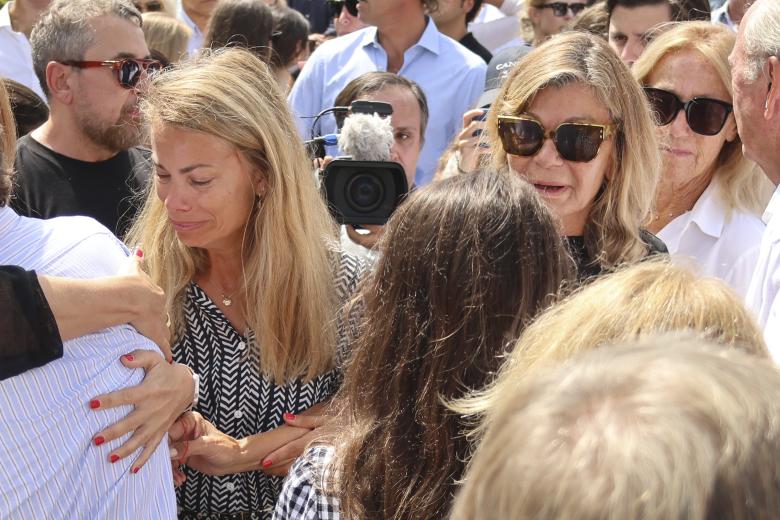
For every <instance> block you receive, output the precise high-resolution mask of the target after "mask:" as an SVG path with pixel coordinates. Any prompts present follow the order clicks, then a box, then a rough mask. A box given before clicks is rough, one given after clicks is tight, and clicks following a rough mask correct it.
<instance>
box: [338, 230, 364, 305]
mask: <svg viewBox="0 0 780 520" xmlns="http://www.w3.org/2000/svg"><path fill="white" fill-rule="evenodd" d="M328 247H329V249H330V250H331V254H332V255H333V257H334V258H335V264H336V265H335V268H336V271H335V273H336V286H337V290H338V295H339V298H340V299H347V298H349V297H350V296H351V295H352V293H354V292H355V290H356V289H357V286H358V284H359V283H360V281H361V280H362V279H363V278H364V277H365V276H366V274H367V273H368V271H369V270H370V264H369V263H368V261H366V259H364V258H362V257H360V256H358V255H355V254H353V253H349V252H347V251H344V250H343V249H342V248H341V245H340V244H339V243H338V242H337V241H332V242H329V244H328Z"/></svg>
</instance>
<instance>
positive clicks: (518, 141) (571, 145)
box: [498, 116, 615, 162]
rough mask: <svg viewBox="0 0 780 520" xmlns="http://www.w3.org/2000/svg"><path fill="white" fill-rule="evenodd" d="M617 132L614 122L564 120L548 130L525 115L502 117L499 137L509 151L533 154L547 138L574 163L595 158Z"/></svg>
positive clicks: (520, 154)
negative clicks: (556, 126) (596, 122)
mask: <svg viewBox="0 0 780 520" xmlns="http://www.w3.org/2000/svg"><path fill="white" fill-rule="evenodd" d="M614 133H615V126H614V125H597V124H594V123H562V124H560V125H558V128H556V129H555V130H550V131H549V132H547V131H545V129H544V127H543V126H542V125H541V123H539V121H535V120H533V119H530V118H527V117H522V116H498V136H499V138H501V144H502V145H504V151H505V152H506V153H508V154H512V155H519V156H521V157H530V156H532V155H536V154H537V153H538V152H539V150H541V148H542V145H543V144H544V140H545V139H552V140H553V142H554V143H555V149H556V150H558V154H559V155H560V156H561V158H563V159H565V160H567V161H573V162H589V161H592V160H593V159H594V158H595V157H596V154H598V153H599V148H600V147H601V143H603V142H604V139H607V138H608V137H610V136H611V135H612V134H614Z"/></svg>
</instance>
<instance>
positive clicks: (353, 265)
mask: <svg viewBox="0 0 780 520" xmlns="http://www.w3.org/2000/svg"><path fill="white" fill-rule="evenodd" d="M365 270H366V265H365V264H364V263H363V261H362V260H359V259H357V258H356V257H353V256H350V255H347V254H346V253H343V254H342V255H341V261H340V267H339V269H338V271H337V287H338V289H337V290H338V294H339V297H340V299H341V301H342V302H345V301H346V300H347V299H348V298H349V297H350V296H351V295H352V293H353V292H354V291H355V288H356V286H357V283H358V281H359V279H360V278H361V277H362V275H363V273H364V272H365ZM185 316H186V320H187V333H186V335H185V336H183V337H182V338H181V339H180V340H179V342H178V343H177V344H176V345H175V346H174V349H173V352H174V357H175V358H176V361H178V362H180V363H184V364H186V365H188V366H190V367H191V368H192V369H193V370H194V371H195V372H196V373H197V374H199V375H200V381H201V382H200V396H199V400H198V405H197V407H196V408H195V410H197V411H198V412H200V413H201V414H203V416H204V417H205V418H206V419H208V420H209V421H211V422H212V423H213V424H214V425H215V426H216V427H217V428H219V429H220V430H221V431H223V432H225V433H226V434H228V435H231V436H233V437H235V438H239V439H240V438H243V437H247V436H249V435H253V434H255V433H259V432H264V431H268V430H272V429H274V428H276V427H277V426H280V425H282V424H283V423H284V421H283V419H282V414H283V413H285V412H290V413H295V414H297V413H300V412H303V411H305V410H306V409H308V408H309V407H311V406H312V405H314V404H317V403H319V402H321V401H323V400H324V399H327V398H328V397H330V396H331V395H333V393H334V392H335V391H336V389H337V387H338V385H339V384H340V382H341V370H340V368H339V367H340V366H341V365H342V362H343V360H344V359H345V356H346V355H347V354H348V350H349V346H348V344H347V342H348V335H347V334H346V331H347V328H348V327H347V325H346V324H345V323H344V316H343V312H340V313H339V316H338V346H337V348H338V354H337V368H335V369H333V370H331V371H329V372H327V373H325V374H322V375H320V376H318V377H316V378H315V379H313V380H312V381H309V382H308V383H305V384H304V383H302V382H300V381H293V382H291V383H288V384H286V385H284V386H277V385H275V384H274V383H273V382H271V381H270V380H268V379H266V378H265V377H264V376H262V375H261V374H260V371H259V370H258V367H259V361H258V356H257V354H256V353H253V352H252V351H251V349H250V348H249V347H248V345H247V343H248V338H246V337H244V336H243V335H241V334H239V333H238V332H237V331H236V330H235V329H234V328H233V327H232V325H231V324H230V322H229V321H228V320H227V318H225V316H224V315H223V314H222V312H221V311H220V310H219V309H218V308H217V306H216V305H215V304H214V302H212V301H211V300H210V299H209V297H208V296H207V295H206V293H205V292H204V291H203V290H202V289H201V288H200V287H199V286H198V285H197V284H195V283H194V282H193V283H191V284H190V285H189V287H188V289H187V298H186V303H185ZM354 325H355V323H354V320H351V323H350V324H349V326H350V327H352V326H354ZM261 348H262V346H261ZM185 472H186V475H187V480H186V482H185V483H184V484H183V485H182V486H181V487H180V488H179V489H178V490H177V491H176V495H177V499H178V504H179V509H180V513H179V518H182V519H186V518H199V519H200V518H218V516H216V515H219V514H225V513H239V512H244V513H246V512H253V513H255V514H252V515H251V518H253V519H254V518H258V519H266V518H271V514H272V512H273V509H274V506H275V504H276V499H277V497H278V496H279V492H280V490H281V485H282V478H279V477H270V476H267V475H265V474H264V473H262V472H260V471H255V472H248V473H239V474H236V475H226V476H222V477H210V476H206V475H203V474H201V473H198V472H196V471H194V470H192V469H191V468H186V470H185ZM181 510H186V511H197V512H198V514H193V513H187V512H182V511H181ZM244 518H250V516H248V515H247V516H244Z"/></svg>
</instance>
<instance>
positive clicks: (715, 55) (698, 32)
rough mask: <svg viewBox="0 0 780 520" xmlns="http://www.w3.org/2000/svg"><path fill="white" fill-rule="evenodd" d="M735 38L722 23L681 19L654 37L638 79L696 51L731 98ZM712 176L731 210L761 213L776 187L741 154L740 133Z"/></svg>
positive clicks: (640, 61) (642, 59) (644, 79)
mask: <svg viewBox="0 0 780 520" xmlns="http://www.w3.org/2000/svg"><path fill="white" fill-rule="evenodd" d="M735 40H736V37H735V35H734V33H733V32H732V31H731V30H730V29H729V28H727V27H726V26H725V25H722V24H713V23H710V22H685V23H678V24H675V25H674V27H673V28H672V29H670V30H668V31H666V32H664V33H663V34H661V35H660V36H658V38H656V39H655V40H653V42H652V43H651V44H650V45H649V46H648V47H647V49H645V52H644V53H642V56H640V58H639V59H638V60H637V61H636V62H635V63H634V66H633V67H632V68H631V71H632V72H633V74H634V77H635V78H636V79H637V81H639V83H641V84H643V85H646V84H647V81H648V79H649V78H650V76H651V75H652V73H653V70H654V69H655V68H656V67H657V66H658V65H659V64H660V63H661V62H662V61H663V60H664V58H666V57H668V56H671V55H673V54H674V53H677V52H685V51H695V52H697V53H698V54H699V56H701V58H702V59H704V61H706V62H707V63H708V64H709V65H710V66H711V67H712V68H713V70H715V72H716V73H717V75H718V77H720V80H721V82H722V84H723V86H724V87H726V90H727V91H728V93H729V98H732V97H733V95H734V91H733V89H732V87H731V66H730V65H729V61H728V59H729V54H730V53H731V49H732V48H733V47H734V42H735ZM732 117H733V116H732ZM713 180H717V182H718V187H719V190H720V193H721V196H722V198H723V201H724V202H725V203H726V205H727V207H728V209H729V211H731V210H734V209H739V210H743V211H747V212H750V213H754V214H759V215H760V214H761V213H762V212H763V210H764V208H765V206H766V204H767V203H768V202H769V197H770V196H771V193H772V191H773V190H774V187H773V186H772V183H771V182H770V181H769V179H768V178H767V177H766V175H764V172H763V171H761V169H760V168H759V167H758V166H757V165H756V164H755V163H754V162H752V161H750V160H748V159H747V158H746V157H745V156H744V155H743V154H742V141H741V139H740V138H739V136H737V137H736V138H735V139H734V140H733V141H731V142H726V143H724V145H723V148H722V149H721V151H720V155H718V158H717V161H716V164H715V174H714V177H713Z"/></svg>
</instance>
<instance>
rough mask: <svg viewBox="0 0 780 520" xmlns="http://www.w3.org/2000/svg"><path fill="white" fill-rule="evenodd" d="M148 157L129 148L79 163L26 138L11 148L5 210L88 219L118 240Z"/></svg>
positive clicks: (137, 197)
mask: <svg viewBox="0 0 780 520" xmlns="http://www.w3.org/2000/svg"><path fill="white" fill-rule="evenodd" d="M150 157H151V153H150V152H149V150H147V149H145V148H138V147H134V148H130V149H129V150H125V151H122V152H119V153H118V154H116V155H115V156H114V157H112V158H110V159H108V160H106V161H99V162H85V161H79V160H77V159H73V158H70V157H66V156H64V155H62V154H59V153H57V152H55V151H53V150H51V149H49V148H47V147H45V146H43V145H42V144H40V143H39V142H37V141H35V140H34V139H33V138H32V137H30V136H29V135H26V136H24V137H22V138H21V139H19V141H18V143H17V145H16V179H15V184H16V186H14V192H13V196H12V198H11V207H12V208H13V209H14V210H16V212H17V213H19V214H20V215H23V216H26V217H35V218H44V219H47V218H53V217H60V216H69V215H83V216H87V217H92V218H94V219H95V220H97V221H98V222H100V223H101V224H103V225H104V226H106V227H107V228H108V229H110V230H111V232H113V233H114V234H115V235H116V236H118V237H120V238H121V237H123V236H124V234H125V232H126V231H127V229H128V227H129V226H130V223H131V222H132V220H133V218H134V217H135V214H136V212H137V210H138V208H139V207H140V205H141V204H142V202H143V200H142V195H141V193H142V192H143V189H144V187H145V186H146V181H147V180H148V179H149V176H150V173H151V160H150Z"/></svg>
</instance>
